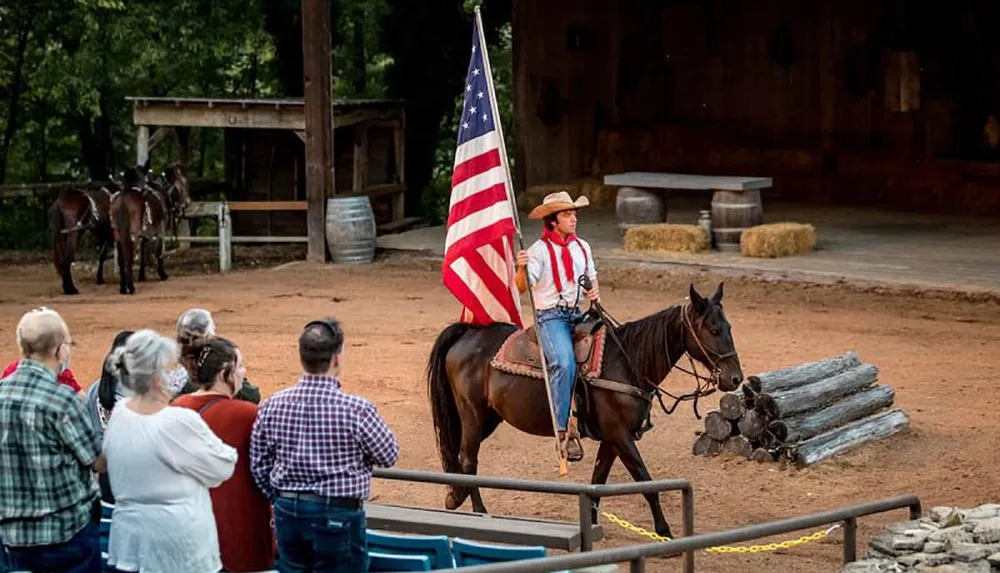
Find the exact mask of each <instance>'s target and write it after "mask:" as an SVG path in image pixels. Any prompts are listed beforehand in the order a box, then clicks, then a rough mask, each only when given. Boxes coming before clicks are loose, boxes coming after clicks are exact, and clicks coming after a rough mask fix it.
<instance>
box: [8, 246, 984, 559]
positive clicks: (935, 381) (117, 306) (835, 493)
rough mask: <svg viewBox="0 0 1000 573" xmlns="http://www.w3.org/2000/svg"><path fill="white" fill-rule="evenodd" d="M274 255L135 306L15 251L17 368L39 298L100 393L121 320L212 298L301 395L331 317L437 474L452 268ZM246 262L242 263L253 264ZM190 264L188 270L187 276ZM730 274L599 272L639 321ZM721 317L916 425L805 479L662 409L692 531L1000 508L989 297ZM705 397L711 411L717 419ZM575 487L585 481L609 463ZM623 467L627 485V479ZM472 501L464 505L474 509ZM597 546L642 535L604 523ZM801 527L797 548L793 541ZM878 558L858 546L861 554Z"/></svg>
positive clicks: (653, 449) (665, 448)
mask: <svg viewBox="0 0 1000 573" xmlns="http://www.w3.org/2000/svg"><path fill="white" fill-rule="evenodd" d="M265 259H266V257H261V258H260V259H259V260H255V263H256V266H259V267H262V268H259V269H258V270H245V269H244V270H238V271H237V272H234V273H232V274H230V275H228V276H220V275H218V274H208V275H199V274H191V273H197V272H200V269H201V268H202V267H204V268H206V269H207V268H210V267H211V266H212V264H211V259H210V258H208V259H206V260H205V261H202V263H203V264H202V265H201V266H198V265H195V266H194V267H192V269H191V270H190V271H188V274H185V272H175V276H173V277H172V278H171V279H170V280H169V281H167V282H162V283H161V282H158V281H154V282H150V283H144V284H138V285H137V290H138V294H136V295H135V296H132V297H122V296H120V295H119V294H118V292H117V291H118V289H117V284H112V285H106V286H103V287H99V286H97V285H95V284H94V282H93V273H92V272H88V271H87V270H86V269H78V270H77V277H78V285H79V287H80V289H81V291H82V292H83V294H82V295H80V296H77V297H65V296H62V295H61V292H60V290H59V284H58V281H57V278H56V276H55V273H54V271H53V270H52V269H51V266H49V265H45V264H44V263H43V262H42V261H43V260H44V257H40V258H39V259H36V260H35V261H34V262H32V263H31V264H14V263H13V262H12V261H10V260H4V259H3V258H2V257H0V264H2V266H3V267H4V272H3V273H2V274H0V348H3V349H5V352H6V353H7V354H8V358H9V359H13V358H14V356H15V352H16V349H15V343H14V336H13V330H14V325H15V324H16V321H17V319H18V317H19V316H20V314H21V313H22V312H24V311H25V310H27V309H29V308H31V307H33V306H36V305H41V304H46V305H50V306H53V307H55V308H56V309H58V310H59V311H60V312H62V313H63V315H64V316H65V317H66V318H67V320H68V322H69V324H70V327H71V329H72V333H73V337H74V338H75V339H76V341H77V343H78V347H77V351H76V353H75V355H74V359H73V366H72V368H73V370H74V371H75V372H76V373H77V376H78V378H80V380H81V381H84V382H85V383H86V382H87V381H90V380H93V379H94V378H96V377H97V375H98V373H99V370H100V361H101V360H102V359H103V356H104V354H105V352H106V351H107V348H108V346H109V345H110V343H111V340H112V338H113V336H114V334H115V333H116V332H117V330H118V329H122V328H133V329H134V328H140V327H152V328H155V329H158V330H160V331H161V332H164V333H168V332H171V331H172V328H173V325H174V321H175V319H176V317H177V315H178V314H179V313H180V312H182V311H183V310H185V309H187V308H190V307H192V306H203V307H205V308H208V309H210V310H211V311H212V312H213V313H214V314H215V316H216V321H217V323H218V326H219V329H220V333H222V334H224V335H226V336H229V337H231V338H233V339H234V340H235V341H237V342H238V344H239V345H240V346H241V347H242V349H243V351H244V354H245V356H246V357H247V361H248V367H249V376H250V379H251V380H252V381H253V382H255V383H256V384H259V385H260V386H261V387H262V391H263V392H264V394H265V395H268V394H271V393H273V392H274V391H276V390H279V389H281V388H284V387H287V386H289V385H290V384H293V383H294V382H295V380H296V376H297V374H298V372H299V370H298V364H297V362H298V361H297V357H296V337H297V334H298V331H299V329H300V328H301V327H302V325H304V324H305V323H306V322H307V321H309V320H311V319H313V318H317V317H320V316H322V315H326V314H332V315H335V316H336V317H338V318H339V319H341V320H342V321H343V323H344V327H345V329H346V334H347V341H346V355H345V371H344V373H343V380H344V386H345V388H346V390H347V391H349V392H356V393H360V394H363V395H365V396H367V397H368V398H370V399H372V400H374V401H375V402H376V403H377V404H378V407H379V409H380V411H381V412H382V414H383V415H384V416H385V417H386V419H387V420H388V421H389V423H390V424H391V426H392V427H393V429H394V430H395V431H396V432H397V435H398V437H399V439H400V442H401V444H402V452H403V453H402V457H401V459H400V462H399V467H402V468H415V469H426V470H437V469H439V467H440V466H439V462H438V457H437V452H436V450H435V446H434V434H433V428H432V424H431V419H430V412H429V407H428V403H427V396H426V383H425V380H424V377H423V372H424V367H425V363H426V360H427V355H428V351H429V349H430V346H431V344H432V342H433V340H434V338H435V337H436V336H437V334H438V332H439V331H440V330H441V329H442V328H444V327H445V326H446V325H447V324H448V323H449V322H451V321H452V320H453V319H455V318H456V317H457V316H458V311H459V308H458V305H457V304H456V302H455V301H454V299H453V298H452V297H451V295H450V294H449V293H448V292H447V291H446V290H445V289H444V287H443V286H442V285H441V282H440V274H439V265H438V264H436V263H433V262H428V261H421V260H417V259H411V258H403V257H401V256H394V257H392V258H389V259H383V260H380V261H379V262H378V263H376V264H373V265H368V266H365V267H349V268H345V267H334V266H320V265H310V264H307V263H301V262H299V263H293V264H289V265H281V266H278V267H276V268H263V267H268V266H269V265H270V262H268V261H267V260H265ZM237 260H238V261H240V260H245V257H243V256H242V254H241V253H239V252H238V253H237ZM251 266H254V264H251ZM171 271H172V272H174V271H177V269H176V265H175V267H174V268H172V269H171ZM717 279H718V277H713V276H710V275H705V274H699V275H682V274H666V273H663V272H657V271H644V270H636V269H625V268H605V269H602V280H601V283H602V291H603V298H604V302H605V304H606V306H607V307H608V308H609V309H610V310H611V311H612V312H613V313H615V314H617V315H618V316H619V318H621V319H625V320H628V319H634V318H638V317H641V316H644V315H647V314H650V313H652V312H655V311H657V310H659V309H662V308H664V307H665V306H668V305H671V304H674V303H676V302H678V301H679V300H680V299H681V298H682V297H683V296H685V295H686V292H687V285H688V283H689V282H690V281H694V282H695V284H696V286H697V287H698V288H699V289H701V290H702V292H705V293H710V292H711V291H712V289H714V287H715V285H716V283H717ZM726 280H727V282H726V296H725V300H724V303H725V308H726V312H727V314H728V316H729V319H730V321H731V322H732V324H733V333H734V336H735V339H736V343H737V348H738V350H739V352H740V356H741V358H742V361H743V367H744V371H745V372H746V373H747V374H752V373H756V372H760V371H764V370H769V369H774V368H780V367H784V366H789V365H794V364H796V363H800V362H803V361H811V360H816V359H820V358H823V357H827V356H832V355H838V354H840V353H842V352H843V351H844V350H846V349H854V350H856V351H858V352H859V353H860V354H861V356H862V358H863V359H864V360H866V361H869V362H873V363H875V364H876V365H877V366H878V367H879V369H880V372H881V380H882V381H883V382H885V383H888V384H891V385H892V386H894V387H895V389H896V402H897V404H898V405H899V406H901V407H903V408H905V409H906V410H907V411H908V412H909V413H910V415H911V429H910V430H909V431H908V432H906V433H904V434H901V435H898V436H896V437H894V438H892V439H890V440H887V441H885V442H881V443H878V444H874V445H869V446H866V447H864V448H862V449H860V450H856V451H854V452H851V453H848V454H845V455H841V456H839V457H837V458H836V459H835V460H832V461H826V462H822V463H820V464H818V465H816V466H814V467H811V468H808V469H805V470H793V469H782V468H781V467H780V466H778V465H758V464H756V463H752V462H747V461H742V460H735V459H731V458H723V457H719V458H712V459H705V458H696V457H694V456H692V455H691V444H692V441H693V440H694V438H695V431H696V430H698V429H700V427H701V424H702V423H701V422H699V421H696V420H695V419H694V416H693V414H692V411H691V408H690V405H685V406H682V407H680V408H679V409H678V411H677V412H675V413H674V415H672V416H669V417H668V416H666V415H664V414H663V413H662V412H659V411H658V410H654V414H653V420H654V423H655V424H656V427H655V429H654V430H653V431H651V432H650V433H648V434H647V435H646V436H645V437H644V438H643V440H642V441H641V442H640V444H639V446H640V450H641V451H642V454H643V456H644V458H645V460H646V463H647V465H648V467H649V469H650V471H651V473H652V474H653V475H654V476H655V477H659V478H670V477H683V478H687V479H689V480H691V482H692V483H693V485H694V489H695V508H696V528H697V530H698V531H700V532H707V531H713V530H719V529H725V528H731V527H735V526H741V525H746V524H751V523H756V522H762V521H766V520H772V519H778V518H785V517H790V516H794V515H798V514H802V513H806V512H811V511H818V510H824V509H830V508H835V507H837V506H841V505H845V504H851V503H858V502H862V501H865V500H874V499H877V498H881V497H886V496H892V495H897V494H903V493H916V494H919V495H920V497H921V499H922V501H923V503H924V507H925V508H927V509H929V508H930V507H932V506H935V505H960V506H974V505H977V504H981V503H987V502H994V503H995V502H1000V472H997V468H998V467H1000V448H998V443H1000V442H998V441H994V440H1000V424H997V412H998V411H1000V398H998V394H997V392H996V388H995V385H996V384H997V380H998V376H997V373H998V371H1000V351H998V348H1000V320H998V318H1000V305H998V304H997V303H996V302H992V301H978V302H976V301H967V300H961V299H960V298H959V299H954V300H944V299H941V298H939V297H932V298H928V297H923V296H920V295H919V294H914V293H907V294H892V293H885V292H881V291H880V292H861V291H857V290H852V289H850V288H849V287H847V286H818V285H803V284H789V283H766V282H760V281H755V280H751V279H734V278H727V279H726ZM688 385H689V379H688V378H687V377H686V376H685V375H683V374H680V373H677V374H672V375H671V376H670V377H669V378H668V380H667V382H666V387H667V388H669V389H671V390H676V391H682V390H685V389H687V388H688ZM709 407H710V406H709V405H707V404H703V406H702V411H703V412H704V411H706V410H708V409H709ZM585 448H586V451H587V457H586V458H585V460H584V461H583V462H581V463H579V464H575V465H573V466H572V469H571V473H570V475H569V476H568V477H567V478H565V479H570V480H573V481H579V482H586V481H589V477H590V471H591V464H592V463H593V459H594V458H593V456H594V453H595V452H596V445H595V444H594V443H593V442H585ZM480 468H481V470H480V471H481V473H483V474H490V475H501V476H512V477H522V478H533V479H545V480H556V479H559V478H558V474H557V473H556V468H555V464H554V463H553V453H552V443H551V441H550V440H549V439H541V438H535V437H531V436H527V435H524V434H521V433H518V432H517V431H514V430H512V429H511V428H510V427H505V426H502V427H501V429H500V430H499V431H498V432H497V433H496V434H495V436H494V437H492V438H491V439H490V440H488V441H487V442H486V444H485V445H484V447H483V450H482V454H481V460H480ZM628 480H629V477H628V475H627V473H626V472H625V470H624V469H623V468H622V467H621V465H620V464H616V466H615V469H614V471H613V472H612V475H611V480H610V481H612V482H621V481H628ZM484 496H485V500H486V503H487V507H488V508H489V509H490V510H491V511H492V512H495V513H502V514H512V515H530V516H540V517H547V518H563V519H568V520H573V519H575V518H576V511H577V510H576V500H575V499H569V498H559V497H550V496H542V495H530V494H515V493H505V492H496V491H486V492H484ZM374 497H375V499H377V500H379V501H383V502H402V503H408V504H417V505H424V506H428V507H442V505H443V499H444V489H443V488H440V487H437V486H429V485H419V484H402V483H396V482H384V481H379V482H376V484H375V487H374ZM662 504H663V506H664V509H665V511H666V514H667V517H668V520H670V521H671V523H672V524H675V528H676V529H675V530H676V531H679V530H680V521H679V519H680V511H679V496H676V495H670V494H667V495H664V497H663V499H662ZM603 507H604V509H606V510H608V511H611V512H614V513H616V514H618V515H619V516H621V517H624V518H626V519H628V520H630V521H632V522H634V523H636V524H639V525H643V526H646V527H649V526H650V524H651V519H650V516H649V512H648V509H647V507H646V505H645V502H644V501H643V500H642V499H641V498H639V497H634V498H633V497H629V498H616V499H611V500H608V501H606V502H605V504H604V506H603ZM463 509H468V505H466V507H464V508H463ZM905 516H906V514H905V511H903V510H901V511H899V512H896V513H894V514H889V515H883V516H877V517H870V518H865V519H862V521H861V527H860V532H861V541H862V542H865V540H866V539H867V537H868V536H870V535H872V534H873V533H875V532H877V531H878V528H879V526H881V525H884V524H886V523H888V522H889V521H893V520H901V519H905ZM605 529H606V532H607V537H608V539H607V540H606V541H604V542H602V543H600V544H599V547H610V546H617V545H624V544H629V543H638V542H643V539H641V538H637V537H635V536H634V535H633V534H631V533H628V532H627V531H624V530H620V529H616V528H615V526H614V525H612V524H607V523H606V524H605ZM797 536H798V535H789V536H782V537H781V538H777V539H771V540H770V541H776V540H779V539H787V538H791V537H797ZM840 540H841V536H840V534H839V533H834V534H833V535H832V536H831V538H830V539H829V540H827V541H822V542H816V543H811V544H808V545H805V546H800V547H798V548H794V549H792V550H788V551H784V552H779V553H766V554H756V555H715V554H699V557H698V570H699V571H705V572H724V571H736V570H748V571H790V572H806V571H809V572H813V571H836V570H837V569H838V568H839V563H840V561H839V560H840V555H841V542H840ZM864 548H865V546H864V545H862V546H861V547H860V551H859V553H861V552H863V551H864ZM648 570H650V571H680V561H679V560H656V561H655V562H652V563H651V564H650V566H649V568H648Z"/></svg>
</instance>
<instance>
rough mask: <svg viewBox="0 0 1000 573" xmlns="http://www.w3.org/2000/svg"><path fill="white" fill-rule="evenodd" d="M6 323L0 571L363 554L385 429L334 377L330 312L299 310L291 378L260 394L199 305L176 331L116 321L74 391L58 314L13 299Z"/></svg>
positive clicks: (207, 572)
mask: <svg viewBox="0 0 1000 573" xmlns="http://www.w3.org/2000/svg"><path fill="white" fill-rule="evenodd" d="M15 337H16V340H17V345H18V348H19V351H20V358H18V360H16V361H14V362H13V363H11V364H10V365H9V366H8V367H7V369H6V370H5V371H4V372H3V375H2V378H0V543H2V553H0V573H6V572H8V571H10V572H13V571H18V572H20V571H32V572H35V573H49V572H52V573H62V572H65V573H100V572H103V573H176V572H185V573H216V572H218V571H234V572H236V571H241V572H251V571H267V570H272V569H275V568H276V569H277V570H278V571H280V572H282V573H299V572H305V571H315V572H334V571H337V572H339V571H344V572H354V573H356V572H361V571H366V570H367V565H368V556H367V551H366V543H365V523H366V522H365V511H364V503H365V500H367V499H368V497H369V495H370V482H371V473H372V469H373V468H375V467H391V466H393V465H395V463H396V461H397V460H398V458H399V443H398V442H397V440H396V437H395V436H394V435H393V433H392V431H391V430H390V429H389V427H388V426H387V425H386V423H385V421H384V420H383V419H382V417H381V416H380V415H379V413H378V410H377V409H376V407H375V405H374V404H373V403H372V402H370V401H368V400H366V399H364V398H362V397H360V396H354V395H350V394H347V393H345V392H343V391H342V389H341V385H340V378H339V373H340V370H341V364H342V360H343V348H344V332H343V330H342V328H341V325H340V323H339V322H338V321H336V320H335V319H333V318H325V319H322V320H317V321H313V322H310V323H309V324H307V325H306V326H305V327H304V329H303V330H302V333H301V334H300V336H299V361H300V363H301V367H302V374H301V376H300V377H299V380H298V383H297V384H295V385H294V386H292V387H290V388H287V389H285V390H282V391H280V392H277V393H275V394H274V395H273V396H271V397H270V398H268V399H267V400H265V401H263V403H261V401H260V392H259V390H258V389H257V388H256V387H255V386H254V385H253V384H251V383H250V382H249V381H248V380H247V377H246V358H245V357H244V355H243V353H242V351H241V350H240V347H239V346H238V345H237V344H236V342H235V341H233V340H230V339H228V338H225V337H223V336H220V335H218V334H216V331H215V323H214V321H213V317H212V315H211V313H209V312H208V311H206V310H203V309H191V310H188V311H186V312H184V313H183V314H181V316H180V317H179V318H178V320H177V331H176V333H175V335H174V336H173V337H166V336H163V335H161V334H159V333H157V332H155V331H153V330H149V329H143V330H138V331H134V332H133V331H128V330H124V331H121V332H119V333H118V334H117V335H116V336H115V338H114V340H113V341H111V345H110V349H109V351H108V354H107V356H106V357H105V359H104V363H103V366H102V369H101V372H100V374H99V376H98V377H96V379H95V380H94V381H93V382H92V383H91V384H90V386H89V387H88V388H86V389H85V390H84V389H82V388H81V384H80V383H79V382H78V381H77V378H76V377H75V376H74V374H73V372H72V371H71V370H70V366H71V360H72V356H73V350H74V347H75V342H74V340H73V337H72V335H71V331H70V328H69V326H68V325H67V324H66V322H65V321H64V320H63V318H62V317H61V316H60V315H59V313H57V312H56V311H55V310H52V309H49V308H37V309H34V310H31V311H29V312H27V313H26V314H24V316H23V317H22V318H21V320H20V322H19V323H18V325H17V329H16V333H15ZM83 380H87V378H83ZM102 507H103V508H111V507H113V511H112V513H111V520H110V533H109V534H108V536H107V548H106V551H102V547H101V515H102ZM102 553H103V555H102Z"/></svg>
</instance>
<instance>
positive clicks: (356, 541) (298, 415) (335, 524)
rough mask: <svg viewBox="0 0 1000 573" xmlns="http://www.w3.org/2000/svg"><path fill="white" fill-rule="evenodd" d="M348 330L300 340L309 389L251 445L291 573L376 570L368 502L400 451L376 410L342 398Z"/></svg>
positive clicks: (278, 409) (294, 395) (255, 434)
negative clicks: (375, 478)
mask: <svg viewBox="0 0 1000 573" xmlns="http://www.w3.org/2000/svg"><path fill="white" fill-rule="evenodd" d="M343 346H344V333H343V331H342V330H341V328H340V323H338V322H337V321H336V320H334V319H332V318H328V319H325V320H321V321H314V322H310V323H309V324H307V325H306V327H305V330H304V331H303V332H302V334H301V336H299V358H300V360H301V362H302V368H303V370H304V371H305V372H304V373H303V374H302V376H301V377H300V378H299V383H298V384H296V385H295V386H294V387H292V388H289V389H287V390H282V391H281V392H278V393H277V394H275V395H274V396H272V397H271V398H270V399H268V400H267V401H265V402H264V403H263V405H261V407H260V411H259V412H258V414H257V420H256V421H255V422H254V426H253V431H252V433H251V437H250V471H251V473H253V477H254V480H255V481H256V483H257V486H258V487H259V488H260V489H261V491H263V492H264V495H266V496H267V497H268V499H270V500H271V501H272V503H273V504H274V528H275V537H276V538H277V541H278V563H277V566H278V570H279V571H281V572H282V573H298V572H300V571H301V572H304V571H315V572H317V573H327V572H334V571H344V572H351V573H357V572H359V571H367V570H368V552H367V550H366V546H367V544H366V543H365V528H366V522H365V513H364V507H363V502H364V500H366V499H368V496H369V493H370V491H371V477H372V468H373V467H391V466H393V465H394V464H395V463H396V461H397V460H398V459H399V443H398V442H397V441H396V437H395V436H394V435H393V434H392V431H391V430H389V428H388V426H386V424H385V422H384V421H383V420H382V418H381V417H380V416H379V414H378V411H377V410H376V408H375V405H374V404H372V403H371V402H369V401H368V400H365V399H364V398H361V397H358V396H351V395H349V394H345V393H344V392H342V391H341V390H340V380H339V379H338V378H337V373H338V371H339V369H340V356H341V351H342V349H343Z"/></svg>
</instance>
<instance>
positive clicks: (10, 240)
mask: <svg viewBox="0 0 1000 573" xmlns="http://www.w3.org/2000/svg"><path fill="white" fill-rule="evenodd" d="M45 208H46V205H45V204H44V203H43V201H42V200H41V199H39V198H38V197H35V196H31V197H25V198H18V199H4V200H2V201H0V249H23V250H38V249H44V248H47V247H48V246H49V245H50V244H51V235H50V232H49V227H48V221H47V219H46V217H47V216H46V210H45Z"/></svg>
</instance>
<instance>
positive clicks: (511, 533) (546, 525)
mask: <svg viewBox="0 0 1000 573" xmlns="http://www.w3.org/2000/svg"><path fill="white" fill-rule="evenodd" d="M365 514H366V517H367V520H368V528H369V529H381V530H384V531H393V532H396V533H418V534H423V535H448V536H450V537H463V538H465V539H472V540H475V541H486V542H490V541H492V542H494V543H510V544H515V545H541V546H543V547H547V548H549V549H560V550H563V551H575V550H577V549H579V548H580V525H579V524H577V523H570V522H565V521H547V520H541V519H525V518H519V517H518V518H515V517H504V516H499V515H488V514H481V513H469V512H463V511H449V510H445V509H423V508H415V507H403V506H398V505H383V504H377V503H368V504H365ZM590 527H591V531H592V532H593V539H594V541H597V540H600V539H603V538H604V530H603V529H602V528H601V526H600V525H591V526H590Z"/></svg>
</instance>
